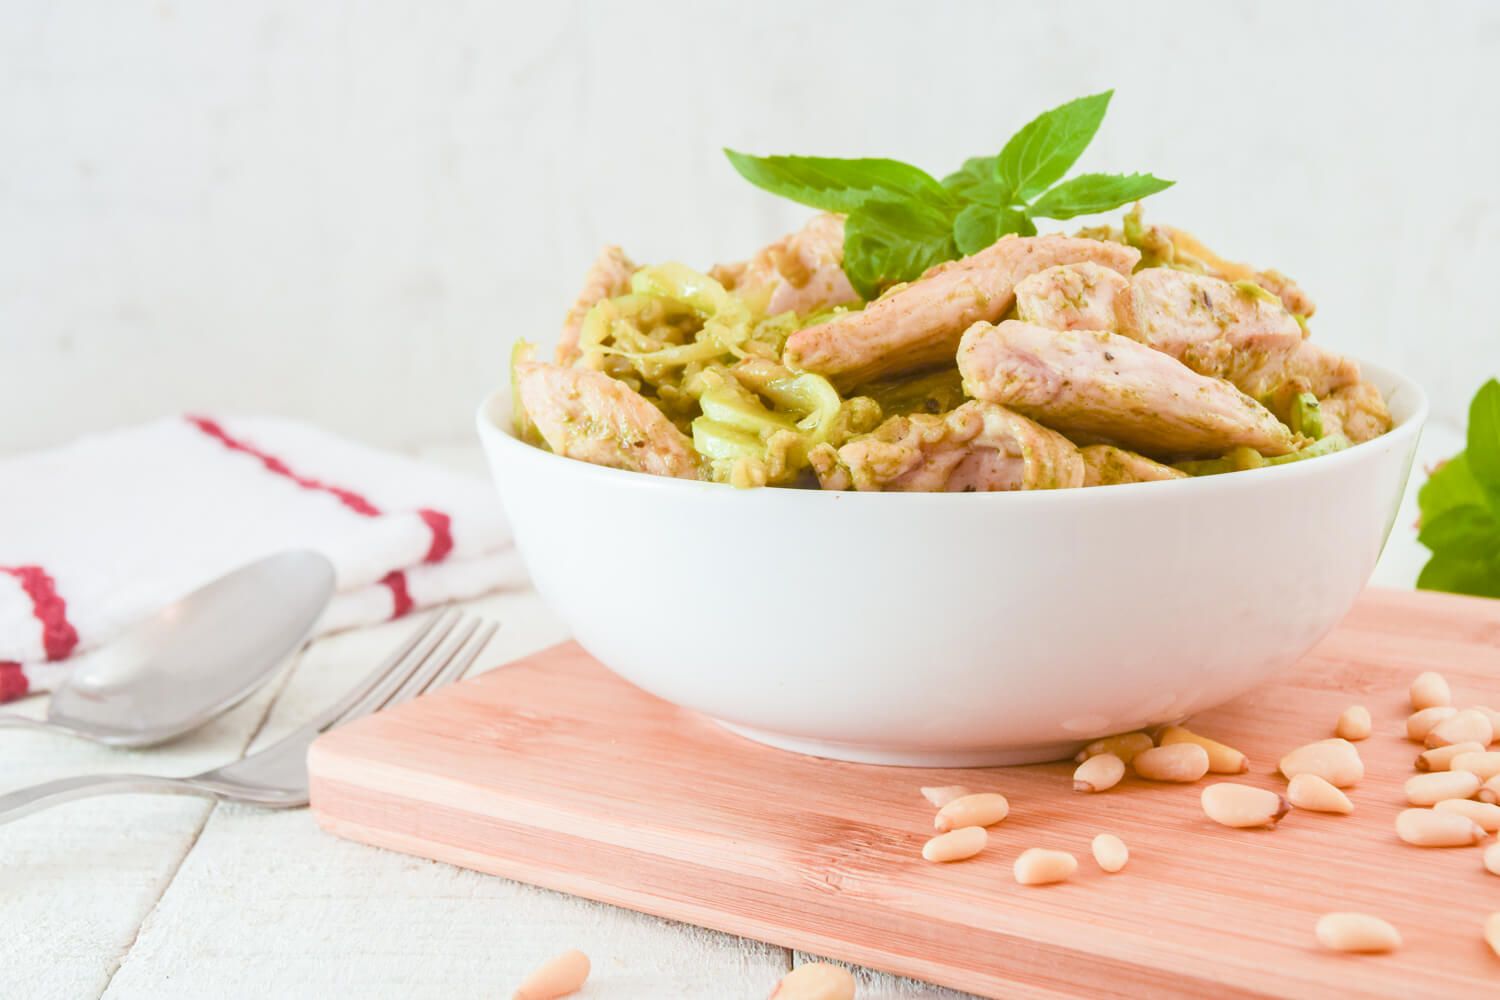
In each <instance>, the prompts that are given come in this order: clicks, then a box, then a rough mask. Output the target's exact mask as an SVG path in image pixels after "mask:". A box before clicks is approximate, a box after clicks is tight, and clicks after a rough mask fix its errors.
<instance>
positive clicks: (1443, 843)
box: [1396, 809, 1484, 847]
mask: <svg viewBox="0 0 1500 1000" xmlns="http://www.w3.org/2000/svg"><path fill="white" fill-rule="evenodd" d="M1396 836H1398V837H1400V838H1401V839H1402V840H1404V841H1406V842H1407V843H1408V844H1415V845H1416V846H1418V847H1470V846H1472V845H1474V844H1477V843H1479V842H1480V841H1481V840H1483V839H1484V828H1483V827H1481V826H1480V825H1479V824H1478V823H1476V822H1474V821H1473V820H1472V819H1469V817H1467V816H1460V815H1458V814H1457V813H1451V812H1438V811H1436V810H1434V809H1403V810H1401V812H1399V813H1398V814H1397V815H1396Z"/></svg>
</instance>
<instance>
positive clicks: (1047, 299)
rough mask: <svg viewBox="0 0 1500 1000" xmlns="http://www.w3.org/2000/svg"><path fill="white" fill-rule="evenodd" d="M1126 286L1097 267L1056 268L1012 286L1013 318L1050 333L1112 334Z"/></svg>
mask: <svg viewBox="0 0 1500 1000" xmlns="http://www.w3.org/2000/svg"><path fill="white" fill-rule="evenodd" d="M1129 287H1130V282H1129V281H1128V280H1126V278H1125V276H1124V275H1122V274H1120V272H1118V271H1113V270H1111V269H1109V268H1107V267H1103V266H1101V265H1099V264H1094V263H1089V262H1085V263H1082V264H1059V265H1057V266H1056V267H1049V268H1047V269H1046V270H1045V271H1038V272H1037V273H1036V274H1033V275H1031V276H1030V277H1027V278H1023V279H1022V280H1021V282H1020V283H1019V284H1017V285H1016V317H1017V318H1018V319H1021V320H1023V321H1025V322H1027V323H1035V324H1036V325H1037V326H1045V327H1048V328H1050V329H1053V330H1113V329H1114V328H1115V326H1116V325H1117V322H1118V321H1117V320H1116V318H1115V308H1116V303H1117V302H1119V301H1120V300H1122V299H1123V298H1124V297H1125V294H1126V291H1127V289H1129Z"/></svg>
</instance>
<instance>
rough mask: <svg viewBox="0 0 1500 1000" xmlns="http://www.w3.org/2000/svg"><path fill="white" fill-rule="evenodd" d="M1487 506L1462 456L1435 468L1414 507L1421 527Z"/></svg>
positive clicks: (1482, 492) (1418, 493) (1457, 456)
mask: <svg viewBox="0 0 1500 1000" xmlns="http://www.w3.org/2000/svg"><path fill="white" fill-rule="evenodd" d="M1488 502H1489V498H1488V497H1486V496H1485V493H1484V488H1483V487H1481V486H1480V485H1479V484H1478V483H1477V482H1475V481H1474V476H1473V474H1472V473H1471V472H1469V459H1468V456H1467V455H1466V454H1465V453H1464V452H1459V453H1458V454H1457V455H1454V456H1453V457H1452V458H1450V459H1448V461H1446V462H1444V463H1443V464H1442V465H1440V466H1438V468H1437V469H1436V470H1435V471H1434V472H1433V473H1432V475H1430V476H1428V477H1427V482H1425V483H1423V484H1422V488H1421V490H1419V491H1418V492H1417V506H1418V507H1420V508H1421V510H1422V521H1423V523H1426V522H1428V521H1435V520H1437V519H1438V518H1439V517H1441V516H1442V515H1443V514H1445V513H1447V512H1448V511H1450V510H1454V509H1456V508H1459V507H1484V506H1486V504H1488Z"/></svg>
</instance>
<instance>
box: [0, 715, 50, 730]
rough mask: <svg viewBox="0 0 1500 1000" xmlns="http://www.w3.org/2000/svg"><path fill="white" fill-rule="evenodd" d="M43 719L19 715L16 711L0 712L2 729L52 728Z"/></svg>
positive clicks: (0, 727) (0, 726)
mask: <svg viewBox="0 0 1500 1000" xmlns="http://www.w3.org/2000/svg"><path fill="white" fill-rule="evenodd" d="M52 728H53V727H52V726H50V725H49V724H48V723H47V722H45V721H44V720H42V719H33V718H31V717H29V716H25V715H18V714H16V713H15V712H0V729H52Z"/></svg>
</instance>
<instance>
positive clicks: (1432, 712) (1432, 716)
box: [1406, 705, 1458, 743]
mask: <svg viewBox="0 0 1500 1000" xmlns="http://www.w3.org/2000/svg"><path fill="white" fill-rule="evenodd" d="M1457 714H1458V709H1456V708H1454V707H1452V706H1451V705H1435V706H1433V707H1432V708H1424V709H1422V710H1421V711H1419V712H1413V713H1412V714H1411V715H1410V716H1409V717H1408V718H1407V720H1406V738H1407V739H1409V740H1415V741H1416V742H1418V743H1421V742H1422V741H1423V740H1425V739H1426V738H1427V734H1428V733H1429V732H1431V731H1432V727H1433V726H1435V725H1437V724H1438V723H1439V722H1442V721H1443V720H1444V719H1451V718H1453V717H1454V716H1455V715H1457Z"/></svg>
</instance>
